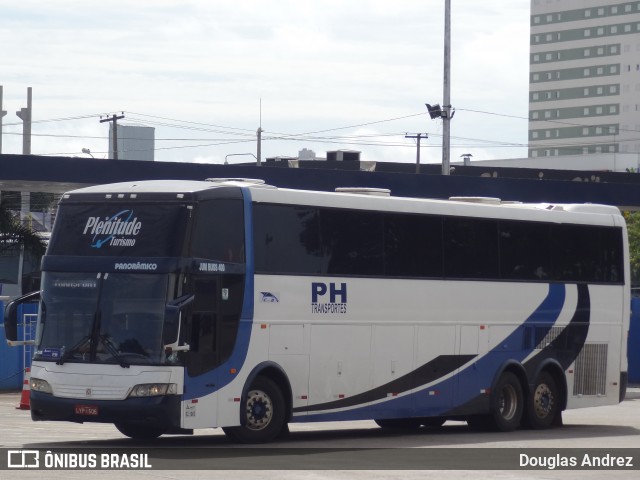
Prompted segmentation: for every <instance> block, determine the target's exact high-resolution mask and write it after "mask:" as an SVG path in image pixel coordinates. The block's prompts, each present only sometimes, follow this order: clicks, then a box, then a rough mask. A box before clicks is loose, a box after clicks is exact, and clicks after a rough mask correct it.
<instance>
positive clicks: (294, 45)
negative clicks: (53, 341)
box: [0, 0, 529, 161]
mask: <svg viewBox="0 0 640 480" xmlns="http://www.w3.org/2000/svg"><path fill="white" fill-rule="evenodd" d="M528 19H529V2H528V1H526V0H514V1H512V2H502V1H501V2H497V1H494V2H481V3H478V2H476V1H473V0H460V1H456V2H453V11H452V35H453V51H452V58H453V64H452V103H453V105H454V106H456V107H458V108H460V109H461V110H460V111H459V112H458V113H457V116H456V118H455V119H454V121H453V122H452V135H455V136H459V137H470V138H484V139H491V140H497V141H501V140H502V141H509V140H511V141H514V140H515V141H516V142H519V141H523V142H524V141H526V131H527V124H526V121H521V122H516V121H514V120H513V119H512V120H511V121H510V122H509V123H508V125H507V126H501V125H500V124H499V123H498V122H497V121H496V120H497V118H493V117H487V116H486V115H484V116H483V115H482V114H475V115H471V114H467V113H463V111H462V109H467V110H470V109H471V110H481V111H489V112H503V113H509V114H514V115H522V116H523V117H526V116H527V115H526V113H527V89H528V85H527V71H528ZM0 27H1V28H0V44H2V45H3V49H2V50H1V51H0V64H1V65H3V67H2V78H1V79H0V82H1V83H2V84H3V85H4V87H5V88H4V93H5V105H4V107H5V108H4V109H5V110H9V111H10V114H9V115H8V116H7V117H5V119H4V121H5V124H6V123H8V122H9V119H10V118H12V121H13V122H15V121H16V120H17V118H16V117H15V114H13V113H12V112H14V111H15V110H17V109H18V108H20V107H21V106H24V104H25V103H26V102H25V98H26V87H28V86H32V87H34V119H36V120H37V119H40V120H42V119H50V118H64V117H71V116H78V115H89V114H96V115H98V114H100V113H102V114H104V113H110V112H114V111H123V110H124V111H125V113H127V112H135V113H142V114H145V115H154V116H160V117H167V118H173V119H181V120H185V121H191V122H200V123H206V124H214V125H219V126H227V127H234V128H238V129H246V131H245V132H244V135H246V134H247V132H255V130H256V129H257V127H258V126H259V125H260V99H262V125H263V128H264V129H265V130H267V131H269V132H276V133H285V134H292V133H301V132H309V131H317V130H322V129H328V128H336V127H341V126H347V125H358V124H363V123H367V122H370V121H377V120H384V119H391V118H396V117H400V116H404V115H411V114H415V113H418V112H424V103H425V102H429V103H440V102H441V99H442V45H443V37H442V35H443V6H442V2H428V3H426V4H425V2H420V1H417V0H398V1H396V2H393V3H389V2H386V1H379V0H369V1H367V2H364V1H362V0H353V1H349V2H344V1H338V0H314V1H310V2H300V1H292V0H289V1H279V2H272V3H269V4H265V3H264V2H258V1H257V0H246V1H244V2H240V3H238V2H235V3H229V2H210V1H180V2H178V1H172V0H160V1H154V2H153V5H151V4H150V3H149V2H146V1H142V0H129V1H126V2H125V1H121V0H114V1H112V2H109V3H108V4H105V3H96V2H81V1H79V0H58V1H56V2H54V3H46V2H45V3H42V2H35V1H34V0H25V1H22V2H20V3H14V4H11V5H7V6H4V7H3V16H2V19H0ZM34 32H37V35H34ZM4 46H6V48H5V47H4ZM148 120H149V125H152V126H155V127H156V138H181V137H180V136H179V135H182V136H187V135H190V136H192V137H194V138H201V139H203V141H202V143H203V144H206V145H210V144H214V143H221V145H218V146H215V145H210V146H207V147H203V148H200V149H198V148H193V147H191V145H193V144H195V143H197V142H185V143H184V146H185V148H184V149H182V150H176V149H167V150H158V151H157V152H156V158H157V159H161V160H169V159H180V160H183V161H198V160H197V159H208V158H216V159H223V158H224V156H225V155H226V154H229V153H235V152H237V151H238V149H240V150H242V151H245V150H247V148H248V145H247V144H243V143H241V144H239V145H236V144H229V143H225V142H218V141H214V140H218V139H220V134H219V133H216V132H204V131H197V130H186V129H185V128H182V129H179V130H176V129H174V128H172V127H170V126H168V124H169V123H175V122H159V121H156V122H155V123H152V121H151V119H148ZM161 123H164V124H161ZM434 123H435V122H431V121H429V120H428V118H424V117H417V118H408V119H406V120H403V121H393V122H389V123H388V124H383V125H381V126H380V128H379V131H380V132H381V133H397V134H398V136H397V138H396V139H395V140H396V141H398V142H403V134H404V133H405V132H418V131H430V132H435V133H437V131H438V128H439V126H438V125H435V124H434ZM13 128H14V129H15V128H17V127H13ZM106 128H107V127H105V126H103V125H100V124H98V118H97V117H94V118H88V119H85V120H76V121H72V122H70V123H68V124H67V125H62V124H58V123H49V124H39V125H37V126H34V132H37V133H43V134H44V133H50V134H54V135H56V134H58V135H70V134H71V132H73V133H78V132H81V133H82V134H86V135H88V136H89V137H105V136H106V135H107V133H106V132H107V130H106ZM5 131H8V128H7V129H5ZM351 132H353V130H352V131H351ZM252 134H253V133H252ZM207 138H210V139H211V140H212V141H210V142H207V141H205V140H206V139H207ZM225 139H226V140H234V139H235V140H237V141H242V140H246V136H243V135H241V134H240V131H236V134H234V135H227V136H226V138H225ZM17 140H18V141H16V139H15V138H8V136H5V139H4V148H3V150H4V152H5V153H17V151H16V150H17V149H19V145H20V141H19V139H17ZM431 140H432V139H430V140H429V145H431V143H432V142H431ZM434 143H435V142H434ZM438 143H440V142H438ZM33 144H34V152H36V151H37V152H40V153H64V152H71V151H74V150H76V149H77V148H78V147H80V146H81V145H85V146H87V147H88V148H91V150H92V151H93V150H94V149H95V151H105V150H106V149H107V145H106V141H105V140H104V138H87V139H86V140H84V141H80V140H77V139H70V138H67V139H65V138H64V137H62V136H60V137H58V138H55V137H38V138H34V142H33ZM176 145H177V143H174V146H176ZM309 145H310V146H311V147H312V148H314V149H315V150H316V151H318V152H321V151H322V150H321V149H323V148H325V147H326V148H325V149H336V148H353V149H357V148H359V147H358V146H357V145H355V146H354V145H350V144H348V143H346V142H345V144H333V143H325V144H322V143H315V144H307V143H305V142H304V141H301V142H295V143H294V142H292V141H290V140H289V141H275V140H270V141H265V143H264V150H263V153H264V156H274V155H282V154H288V155H294V154H295V153H296V152H297V150H298V149H299V148H302V147H305V146H309ZM158 146H161V145H160V144H158ZM162 146H164V144H163V145H162ZM187 146H189V148H186V147H187ZM236 147H237V148H236ZM361 147H362V150H363V157H365V158H366V157H372V158H375V159H377V160H388V161H395V160H394V159H398V158H402V159H405V157H407V160H409V161H410V159H409V158H408V157H409V156H413V153H415V152H414V151H413V149H411V148H406V147H393V146H391V147H380V146H375V145H362V146H361ZM436 148H437V147H432V146H428V147H425V149H426V151H428V152H431V151H435V150H436ZM250 149H251V150H254V149H255V143H254V144H253V145H252V146H251V147H250ZM486 151H487V152H488V155H490V156H491V155H493V156H495V155H502V151H500V150H499V149H495V148H487V149H486ZM407 152H409V153H407ZM425 155H426V157H428V158H429V157H430V156H433V157H434V158H435V157H438V156H439V155H435V154H434V155H432V154H431V153H425Z"/></svg>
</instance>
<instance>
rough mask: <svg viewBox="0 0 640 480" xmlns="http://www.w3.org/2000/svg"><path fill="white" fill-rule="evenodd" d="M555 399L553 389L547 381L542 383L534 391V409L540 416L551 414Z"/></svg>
mask: <svg viewBox="0 0 640 480" xmlns="http://www.w3.org/2000/svg"><path fill="white" fill-rule="evenodd" d="M554 403H555V399H554V397H553V391H552V390H551V389H550V388H549V386H548V385H547V384H546V383H541V384H540V385H538V386H537V387H536V390H535V392H534V393H533V409H534V412H535V414H536V416H537V417H538V418H545V417H547V416H549V414H550V413H551V411H552V410H553V405H554Z"/></svg>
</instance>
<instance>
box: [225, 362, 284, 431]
mask: <svg viewBox="0 0 640 480" xmlns="http://www.w3.org/2000/svg"><path fill="white" fill-rule="evenodd" d="M240 405H241V406H240V412H239V413H240V426H238V427H223V431H224V432H225V434H226V435H227V437H228V438H229V439H230V440H232V441H234V442H239V443H266V442H270V441H272V440H274V439H275V438H277V437H281V436H284V435H286V434H287V433H288V421H289V419H290V417H291V405H292V400H291V386H290V384H289V380H288V378H287V376H286V374H285V373H284V372H283V371H282V369H281V368H280V367H279V366H277V365H275V364H271V365H267V364H263V365H262V368H260V366H259V367H256V368H255V369H254V370H253V371H252V372H251V374H249V376H248V378H247V381H246V383H245V387H244V389H243V392H242V397H241V401H240Z"/></svg>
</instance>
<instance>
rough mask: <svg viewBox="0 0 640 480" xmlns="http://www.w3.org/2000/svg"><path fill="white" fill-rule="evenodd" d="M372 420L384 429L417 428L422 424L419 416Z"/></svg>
mask: <svg viewBox="0 0 640 480" xmlns="http://www.w3.org/2000/svg"><path fill="white" fill-rule="evenodd" d="M374 422H376V424H377V425H378V426H379V427H380V428H384V429H385V430H417V429H418V428H420V427H421V426H422V420H421V419H420V418H380V419H377V420H374Z"/></svg>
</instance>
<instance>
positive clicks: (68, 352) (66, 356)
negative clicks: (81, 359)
mask: <svg viewBox="0 0 640 480" xmlns="http://www.w3.org/2000/svg"><path fill="white" fill-rule="evenodd" d="M89 340H91V334H89V335H85V336H84V337H82V338H81V339H80V341H79V342H78V343H76V344H75V345H74V346H73V347H71V348H70V349H69V350H65V352H64V353H63V354H62V356H61V357H60V359H59V360H58V361H57V362H56V365H64V362H66V361H67V360H69V359H70V358H71V357H72V356H73V355H74V354H75V353H76V352H77V351H78V349H79V348H80V347H82V346H84V345H85V344H86V343H87V342H88V341H89ZM63 348H64V347H63Z"/></svg>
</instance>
